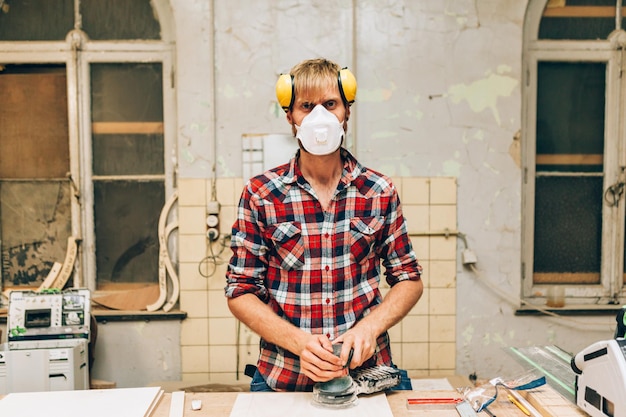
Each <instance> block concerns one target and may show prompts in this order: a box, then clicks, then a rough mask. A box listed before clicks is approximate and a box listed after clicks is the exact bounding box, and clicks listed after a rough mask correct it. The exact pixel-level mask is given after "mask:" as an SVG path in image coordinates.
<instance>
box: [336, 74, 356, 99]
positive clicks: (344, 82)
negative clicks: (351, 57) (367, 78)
mask: <svg viewBox="0 0 626 417" xmlns="http://www.w3.org/2000/svg"><path fill="white" fill-rule="evenodd" d="M337 83H338V84H339V93H340V94H341V98H342V99H343V102H344V103H347V105H348V106H350V105H352V103H354V100H355V99H356V78H355V77H354V74H352V72H351V71H350V70H349V69H348V68H343V69H341V71H339V74H337Z"/></svg>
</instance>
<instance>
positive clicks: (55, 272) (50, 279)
mask: <svg viewBox="0 0 626 417" xmlns="http://www.w3.org/2000/svg"><path fill="white" fill-rule="evenodd" d="M62 267H63V264H62V263H60V262H55V263H54V264H53V265H52V269H50V272H48V276H47V277H46V279H44V280H43V282H42V283H41V285H40V286H39V288H37V291H41V290H47V289H48V288H50V286H51V285H52V284H53V283H54V281H55V280H56V279H57V277H58V276H59V273H60V272H61V268H62Z"/></svg>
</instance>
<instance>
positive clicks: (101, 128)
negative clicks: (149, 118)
mask: <svg viewBox="0 0 626 417" xmlns="http://www.w3.org/2000/svg"><path fill="white" fill-rule="evenodd" d="M91 131H92V132H93V134H94V135H119V134H139V135H152V134H162V133H163V122H94V123H92V124H91Z"/></svg>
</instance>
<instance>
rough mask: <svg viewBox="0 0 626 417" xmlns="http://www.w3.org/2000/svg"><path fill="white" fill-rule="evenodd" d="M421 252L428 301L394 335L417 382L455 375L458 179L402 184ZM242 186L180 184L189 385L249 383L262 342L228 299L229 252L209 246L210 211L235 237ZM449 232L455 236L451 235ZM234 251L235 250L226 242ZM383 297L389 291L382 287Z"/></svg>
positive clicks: (398, 355)
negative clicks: (248, 368)
mask: <svg viewBox="0 0 626 417" xmlns="http://www.w3.org/2000/svg"><path fill="white" fill-rule="evenodd" d="M394 184H395V185H396V187H397V188H398V190H399V192H400V198H401V201H402V206H403V210H404V215H405V217H406V218H407V223H408V228H409V233H410V234H411V239H412V242H413V246H414V249H415V252H416V253H417V256H418V259H419V260H420V263H421V264H422V266H423V267H424V274H423V276H422V278H423V280H424V295H423V296H422V298H421V300H420V301H419V302H418V303H417V305H416V306H415V307H414V308H413V310H412V311H411V312H410V313H409V315H408V316H407V317H405V318H404V320H402V322H400V323H398V324H397V325H396V326H394V327H393V328H392V329H390V331H389V332H390V335H391V339H392V351H393V355H394V362H395V363H396V364H397V365H398V366H399V367H401V368H404V369H407V370H408V371H409V374H410V375H411V376H415V377H417V376H429V375H453V374H454V373H455V362H456V349H455V346H456V345H455V335H456V235H455V234H454V232H455V231H456V229H457V223H456V195H457V193H456V191H457V190H456V179H455V178H442V177H437V178H408V177H401V178H395V179H394ZM242 187H243V181H242V179H241V178H237V179H233V178H222V179H218V180H217V181H216V185H215V193H214V192H213V189H212V186H211V181H209V180H204V179H181V180H180V181H179V184H178V193H179V200H178V219H179V251H180V255H179V277H180V285H181V292H180V308H181V310H183V311H185V312H187V319H185V320H184V321H183V323H182V329H181V355H182V379H183V380H184V381H193V382H196V381H197V382H206V381H208V380H210V381H214V382H233V381H236V380H240V381H242V382H243V383H247V382H248V381H249V378H248V377H246V376H244V375H243V369H244V367H245V365H246V364H248V363H252V364H253V363H255V362H256V358H257V354H258V343H259V338H258V336H257V335H255V334H254V333H253V332H251V331H250V330H249V329H248V328H247V327H246V326H244V325H242V324H240V323H238V321H237V320H236V319H234V318H233V316H232V315H231V313H230V311H229V310H228V307H227V305H226V299H225V298H224V291H223V290H224V284H225V278H224V275H225V272H226V263H227V262H228V259H229V258H230V254H231V252H230V249H229V248H228V246H226V247H223V245H222V241H221V239H220V241H218V242H215V243H213V244H212V246H209V245H208V239H207V238H206V229H207V226H206V222H205V220H206V207H207V205H208V202H209V201H211V200H212V199H213V197H215V198H216V199H217V201H218V202H219V203H220V216H219V217H220V223H219V230H220V233H222V236H224V235H228V234H229V233H230V228H231V226H232V224H233V221H234V219H235V214H236V207H237V202H238V199H239V194H240V192H241V190H242ZM447 232H450V234H446V233H447ZM225 243H226V245H228V242H227V241H226V242H225ZM382 288H383V293H385V291H386V290H388V285H387V284H386V283H384V280H383V284H382Z"/></svg>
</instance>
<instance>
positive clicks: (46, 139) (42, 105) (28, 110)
mask: <svg viewBox="0 0 626 417" xmlns="http://www.w3.org/2000/svg"><path fill="white" fill-rule="evenodd" d="M40 70H41V71H42V72H41V73H37V72H34V73H22V74H10V73H9V74H0V91H1V92H2V99H1V100H0V126H2V129H0V145H1V147H2V152H0V178H64V177H65V174H66V173H67V172H68V171H69V139H68V118H67V86H66V77H65V69H64V68H59V69H58V70H57V71H56V72H43V71H47V68H46V67H41V69H40Z"/></svg>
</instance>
